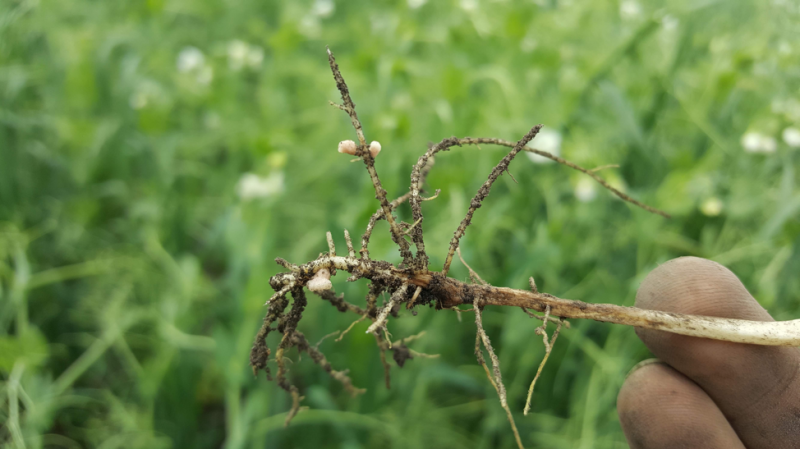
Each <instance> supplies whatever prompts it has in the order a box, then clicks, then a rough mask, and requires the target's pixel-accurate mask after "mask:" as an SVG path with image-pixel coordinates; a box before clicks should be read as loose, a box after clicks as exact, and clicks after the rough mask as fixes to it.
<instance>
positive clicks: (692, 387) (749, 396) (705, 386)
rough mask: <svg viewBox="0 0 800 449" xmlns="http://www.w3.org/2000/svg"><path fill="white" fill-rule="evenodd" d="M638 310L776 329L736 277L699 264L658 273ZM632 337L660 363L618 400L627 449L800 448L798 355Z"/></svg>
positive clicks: (644, 288) (677, 263) (645, 368)
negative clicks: (765, 323) (767, 325)
mask: <svg viewBox="0 0 800 449" xmlns="http://www.w3.org/2000/svg"><path fill="white" fill-rule="evenodd" d="M636 307H642V308H645V309H653V310H662V311H668V312H678V313H688V314H695V315H706V316H716V317H724V318H739V319H746V320H758V321H774V320H773V318H772V317H771V316H770V315H769V313H768V312H767V311H766V310H764V309H763V308H762V307H761V306H760V305H759V304H758V302H756V300H755V299H753V297H752V296H751V295H750V293H748V291H747V289H746V288H745V287H744V285H742V283H741V282H740V281H739V279H738V278H737V277H736V276H735V275H734V274H733V273H732V272H731V271H730V270H728V269H727V268H725V267H723V266H722V265H719V264H717V263H715V262H711V261H709V260H705V259H699V258H695V257H682V258H679V259H674V260H671V261H669V262H667V263H665V264H663V265H661V266H659V267H658V268H656V269H655V270H653V272H651V273H650V274H649V275H648V276H647V278H646V279H645V280H644V282H642V285H641V287H640V288H639V291H638V293H637V295H636ZM636 333H637V335H638V336H639V338H641V339H642V341H643V342H644V344H645V345H646V346H647V347H648V348H649V349H650V351H651V352H652V353H653V354H654V355H655V356H656V357H658V360H657V361H653V363H649V364H643V365H640V366H639V367H638V368H637V369H635V370H634V371H633V372H632V373H631V374H630V375H629V376H628V378H627V379H626V380H625V383H624V385H623V386H622V389H621V390H620V393H619V397H618V398H617V410H618V413H619V417H620V422H621V424H622V429H623V431H624V432H625V436H626V437H627V439H628V443H629V444H630V447H631V448H633V449H660V448H673V449H676V448H704V449H706V448H708V449H712V448H720V449H723V448H724V449H740V448H747V449H783V448H787V449H788V448H800V350H798V349H797V348H792V347H782V346H756V345H744V344H736V343H728V342H721V341H714V340H708V339H701V338H694V337H686V336H682V335H677V334H671V333H667V332H663V331H654V330H648V329H637V330H636Z"/></svg>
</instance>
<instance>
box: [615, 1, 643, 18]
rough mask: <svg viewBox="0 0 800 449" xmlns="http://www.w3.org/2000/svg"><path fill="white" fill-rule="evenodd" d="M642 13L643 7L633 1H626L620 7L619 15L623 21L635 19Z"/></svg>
mask: <svg viewBox="0 0 800 449" xmlns="http://www.w3.org/2000/svg"><path fill="white" fill-rule="evenodd" d="M641 13H642V7H641V6H639V4H638V3H636V2H635V1H633V0H625V1H624V2H622V3H620V5H619V15H620V16H621V17H622V18H623V19H635V18H637V17H638V16H639V15H640V14H641Z"/></svg>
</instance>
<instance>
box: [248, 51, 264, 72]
mask: <svg viewBox="0 0 800 449" xmlns="http://www.w3.org/2000/svg"><path fill="white" fill-rule="evenodd" d="M262 61H264V49H263V48H261V47H259V46H257V45H251V46H250V48H249V49H248V51H247V60H246V62H247V65H248V67H250V68H253V69H256V68H258V67H261V62H262Z"/></svg>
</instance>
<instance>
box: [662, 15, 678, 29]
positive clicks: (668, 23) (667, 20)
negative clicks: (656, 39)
mask: <svg viewBox="0 0 800 449" xmlns="http://www.w3.org/2000/svg"><path fill="white" fill-rule="evenodd" d="M679 23H680V21H679V20H678V18H677V17H675V16H672V15H669V14H665V15H664V17H662V18H661V26H662V27H663V28H664V30H666V31H672V30H674V29H675V28H678V24H679Z"/></svg>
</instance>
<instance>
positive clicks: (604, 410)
mask: <svg viewBox="0 0 800 449" xmlns="http://www.w3.org/2000/svg"><path fill="white" fill-rule="evenodd" d="M325 45H330V46H331V48H332V50H333V51H334V52H335V53H336V55H337V58H338V61H339V63H340V65H341V67H342V70H343V73H344V75H345V77H346V78H347V80H348V83H349V84H350V87H351V89H352V92H353V96H354V100H355V102H356V104H357V106H358V108H359V114H360V116H361V118H362V121H363V122H364V127H365V131H366V134H367V138H368V139H369V140H373V139H374V140H379V141H380V142H381V143H382V144H383V152H382V153H381V154H380V156H379V158H378V162H377V168H378V171H379V173H380V174H381V176H382V179H383V182H384V186H385V187H386V189H387V190H388V191H389V193H390V195H391V196H398V195H400V194H402V193H404V189H406V188H407V185H408V182H409V174H410V168H411V165H412V164H413V162H415V161H416V158H417V157H418V156H419V154H421V152H423V151H424V150H425V148H426V145H427V143H428V142H430V141H438V140H440V139H441V138H443V137H448V136H451V135H456V136H466V135H468V136H474V137H478V136H487V137H500V138H505V139H509V140H516V139H518V138H519V137H520V136H521V135H522V134H524V133H525V132H526V131H527V130H528V129H529V128H530V127H531V126H532V125H533V124H535V123H544V124H545V126H546V128H547V129H548V130H550V132H549V134H548V135H546V136H543V137H542V138H540V140H534V146H535V145H536V144H537V143H539V144H541V145H542V146H544V145H547V147H548V148H544V147H543V149H553V150H558V151H560V153H561V154H562V155H563V156H564V157H566V158H567V159H570V160H572V161H575V162H577V163H579V164H582V165H584V166H587V167H595V166H599V165H604V164H610V163H614V164H619V165H620V168H619V169H609V170H604V171H603V172H602V174H603V176H605V177H606V178H607V179H609V180H610V181H612V182H613V183H614V184H615V185H618V186H621V187H623V188H624V190H625V191H626V192H628V193H629V194H631V195H632V196H634V197H635V198H637V199H640V200H642V201H645V202H647V203H648V204H651V205H653V206H655V207H658V208H661V209H664V210H666V211H668V212H670V213H672V214H673V216H674V218H673V219H671V220H665V219H662V218H660V217H658V216H654V215H650V214H648V213H646V212H644V211H641V210H638V209H633V208H632V207H630V206H628V205H626V204H623V203H622V202H620V201H618V200H616V199H614V198H612V197H611V196H610V195H609V194H607V193H606V192H605V191H601V190H599V189H597V188H596V186H595V185H594V184H592V183H588V181H586V180H582V179H581V178H580V177H578V176H577V174H576V173H573V172H571V171H569V170H568V169H567V168H564V167H559V166H556V165H553V164H539V163H535V162H534V161H532V160H530V159H529V158H527V157H524V156H520V157H519V158H518V159H517V160H515V161H514V163H513V164H512V165H511V173H512V174H513V175H514V177H515V178H516V179H517V180H518V181H519V183H518V184H515V183H514V182H513V181H511V180H510V178H509V177H508V176H504V177H503V178H501V180H500V182H499V183H498V184H496V186H495V188H494V190H493V191H492V195H491V196H490V197H489V198H488V200H487V201H486V202H485V203H484V204H485V205H484V207H482V208H481V209H480V210H479V211H478V213H477V214H476V218H475V220H474V224H473V226H472V227H471V228H470V230H469V231H468V232H467V235H466V238H465V239H464V240H462V242H463V243H462V248H463V252H464V256H465V257H466V259H467V260H468V261H469V263H470V264H471V265H472V266H473V268H475V269H476V270H477V271H478V272H479V273H480V274H481V275H482V276H483V277H484V278H485V279H486V280H488V281H489V282H491V283H493V284H495V285H503V286H510V287H517V288H526V286H527V278H528V276H531V275H532V276H534V277H535V278H536V279H537V283H538V284H539V287H540V289H541V290H543V291H547V292H550V293H553V294H555V295H558V296H561V297H567V298H575V299H582V300H585V301H589V302H610V303H616V304H623V305H631V304H632V303H633V300H634V296H635V292H636V288H637V286H638V284H639V282H640V281H641V280H642V279H643V277H644V276H645V275H646V274H647V273H648V272H649V271H650V270H651V269H652V268H653V267H655V266H656V265H657V264H659V263H663V262H664V261H666V260H669V259H670V258H673V257H677V256H681V255H696V256H701V257H707V258H712V259H714V260H716V261H719V262H720V263H723V264H725V265H726V266H728V267H730V268H731V269H732V270H734V271H735V272H736V273H737V274H738V275H739V276H740V277H741V279H742V280H743V281H744V283H745V285H747V287H748V288H749V289H750V290H751V292H753V294H754V295H755V297H756V298H757V299H758V300H759V301H760V302H761V303H762V304H763V305H764V307H766V308H767V309H768V310H769V311H770V312H771V313H772V314H773V316H775V317H776V318H777V319H788V318H797V317H800V295H798V292H800V278H799V277H798V276H797V273H798V272H800V239H799V238H798V235H800V220H799V219H798V214H799V213H800V190H799V189H798V186H797V181H796V179H797V174H796V172H797V171H798V169H800V152H799V151H798V147H799V146H800V131H798V130H797V128H800V90H799V89H800V7H798V5H797V4H796V3H795V2H791V1H786V0H783V1H779V0H774V1H771V2H763V1H755V0H753V1H727V2H726V1H705V2H695V1H689V0H686V1H674V2H653V3H648V2H644V1H640V2H636V1H632V0H625V1H622V2H616V1H605V2H592V1H588V0H573V1H556V0H550V1H545V0H542V1H534V2H530V1H529V2H512V1H502V0H495V1H488V0H459V1H455V0H451V1H426V0H403V1H378V2H370V1H366V0H358V1H356V0H350V1H342V0H338V1H334V0H316V1H309V0H303V1H292V2H277V1H274V0H268V1H251V0H240V1H219V0H203V1H188V0H148V1H114V2H95V1H87V0H62V1H52V0H44V1H38V0H0V286H1V287H2V288H1V289H0V379H1V380H2V385H0V423H2V429H1V430H0V439H2V441H3V442H4V443H3V444H4V447H9V448H22V447H26V448H41V447H47V448H57V447H60V448H89V447H92V448H94V447H97V448H105V449H111V448H217V447H225V448H231V449H232V448H311V447H315V448H348V449H355V448H392V449H400V448H451V447H452V448H473V447H474V448H489V447H492V448H495V447H497V448H511V447H514V443H513V437H512V435H511V432H510V430H509V426H508V423H507V421H506V419H505V415H504V413H503V411H502V409H501V408H500V406H499V403H498V401H497V397H496V394H495V392H494V390H493V389H492V387H491V385H490V384H489V383H488V382H487V380H486V378H485V376H484V374H483V371H482V370H481V368H480V367H479V366H478V365H477V364H476V362H475V358H474V355H473V343H474V324H473V323H472V322H471V320H472V319H473V318H472V317H471V316H470V315H469V314H465V315H464V322H459V321H458V320H457V318H456V316H455V314H453V313H450V312H434V311H433V310H429V309H425V310H421V311H420V313H419V316H417V317H411V316H410V315H404V316H403V317H402V318H401V319H399V320H396V321H393V322H391V323H390V329H391V331H392V332H393V334H394V336H395V337H396V338H399V337H403V336H408V335H412V334H415V333H417V332H419V331H421V330H427V331H428V333H427V336H426V337H425V338H423V339H421V340H419V341H416V342H414V343H413V344H412V347H413V348H414V349H416V350H418V351H422V352H427V353H434V354H441V357H440V358H439V359H433V360H417V359H415V360H413V361H411V362H409V363H408V364H406V366H405V367H404V368H402V369H400V368H398V367H396V366H394V367H393V369H392V375H393V387H392V389H391V390H389V391H387V390H386V389H384V388H383V386H382V384H383V374H382V368H381V365H380V362H379V359H378V353H377V350H376V348H375V344H374V339H372V338H371V337H370V336H368V335H365V334H364V330H365V329H366V327H367V326H366V323H361V324H359V325H358V326H357V327H356V328H355V329H354V331H353V332H351V333H350V334H348V335H347V336H346V337H345V338H344V339H343V340H342V341H341V342H338V343H337V342H334V341H333V339H328V340H326V341H325V342H324V343H322V345H321V346H320V348H321V350H322V351H323V352H325V353H326V355H327V356H328V358H329V359H330V361H331V363H332V364H333V365H334V367H336V368H339V369H345V368H349V369H350V375H351V376H352V378H353V380H354V383H355V384H356V385H357V386H359V387H363V388H367V390H368V391H367V393H366V394H364V395H362V396H360V397H359V398H357V399H350V398H349V397H348V396H347V395H346V394H345V393H344V392H343V391H342V389H341V387H340V385H338V384H337V383H335V382H332V381H331V380H330V378H329V377H328V376H327V375H326V374H325V373H324V372H322V371H321V370H320V369H319V368H318V367H317V366H316V365H314V364H313V363H311V362H310V361H309V360H308V359H307V358H304V359H303V360H301V361H299V362H298V361H297V357H296V354H294V353H291V354H290V356H291V357H292V358H293V359H294V360H295V363H294V364H292V365H291V379H292V381H293V382H294V383H295V384H296V385H298V386H299V387H300V389H301V391H302V392H303V394H304V395H305V396H306V399H305V401H304V404H305V405H307V406H309V407H310V408H311V409H310V410H309V411H305V412H302V413H300V415H298V417H297V418H296V419H295V421H294V423H293V424H292V426H291V427H290V428H288V429H283V427H282V424H283V419H284V417H285V412H286V411H287V410H288V408H289V402H290V401H289V398H288V397H287V395H286V394H285V392H283V391H282V390H280V389H278V388H277V387H276V385H275V384H274V383H272V382H267V381H266V380H265V379H264V378H263V377H260V378H258V379H254V378H253V376H252V373H251V371H250V367H249V366H248V353H249V349H250V345H251V343H252V338H253V335H254V333H255V331H256V329H257V328H258V326H259V323H260V321H261V319H262V316H263V313H264V312H265V310H264V308H263V306H262V305H263V303H264V301H265V300H266V299H267V298H268V297H269V296H270V294H271V289H270V288H269V285H268V282H267V281H268V279H269V276H271V275H273V274H274V273H276V272H277V271H278V267H277V265H275V264H274V262H273V259H274V258H275V257H277V256H280V257H284V258H286V259H288V260H290V261H292V262H296V263H300V262H305V261H307V260H309V259H311V258H314V257H316V256H317V254H318V253H320V252H322V251H325V250H326V248H327V246H326V243H325V231H328V230H330V231H332V232H333V234H334V236H335V238H336V240H337V243H338V244H339V245H344V240H343V238H342V232H343V230H344V229H348V230H349V231H350V232H351V233H352V234H354V235H360V234H361V233H362V232H363V229H364V226H365V225H366V222H367V219H368V217H369V215H370V214H372V213H373V212H374V211H375V209H376V207H377V203H376V201H375V200H374V199H373V195H374V192H372V187H371V184H370V182H369V178H368V177H367V175H366V173H365V172H364V169H363V165H362V164H351V163H349V162H348V160H349V158H348V157H347V156H343V155H340V154H338V153H336V151H335V148H336V144H337V143H338V142H339V141H340V140H344V139H352V138H354V133H353V131H352V128H351V127H350V125H349V121H348V119H347V117H346V115H345V114H344V113H342V112H341V111H339V110H337V109H335V108H332V107H330V106H329V105H328V101H329V100H338V96H337V92H336V89H335V84H334V83H333V80H332V78H331V76H330V71H329V69H328V66H327V60H326V57H325ZM504 153H505V150H504V149H501V148H492V147H483V146H482V147H481V148H480V149H478V148H468V147H465V148H457V149H454V150H453V151H451V152H449V153H445V154H443V155H442V156H441V157H438V158H437V161H436V166H435V168H434V170H433V171H432V173H431V175H430V177H429V187H430V189H434V188H440V189H442V194H441V196H440V197H439V198H438V199H436V200H435V201H432V202H429V203H425V205H424V208H425V212H426V218H427V219H426V221H425V226H426V227H425V230H426V236H427V246H428V248H429V254H431V256H432V265H433V268H435V269H438V268H439V267H441V264H442V262H443V258H444V255H445V253H446V249H447V242H448V240H449V239H450V237H451V235H452V231H453V230H454V229H455V227H456V226H457V224H458V222H459V221H460V219H461V218H462V216H463V214H464V213H465V211H466V208H467V206H468V201H469V198H470V197H471V196H472V195H473V194H474V192H475V191H476V190H477V188H478V187H479V186H480V184H481V183H482V182H483V181H484V180H485V177H486V174H488V172H489V171H490V169H491V167H492V166H493V165H494V164H495V163H496V162H497V161H498V160H499V159H500V158H501V157H502V155H503V154H504ZM400 215H401V216H402V217H403V218H404V219H406V220H407V221H410V220H409V216H410V211H409V210H408V209H406V208H403V209H401V210H400ZM371 250H372V254H373V257H375V258H385V259H388V260H391V261H397V260H398V253H397V251H396V249H395V248H394V247H393V245H392V244H391V241H390V239H389V237H388V228H387V227H386V223H385V222H382V223H381V224H380V225H379V227H378V229H377V231H376V235H374V237H373V243H372V244H371ZM451 273H452V275H453V276H456V277H459V278H461V279H465V278H466V277H467V272H466V270H465V269H464V267H463V266H462V265H461V264H460V263H458V262H455V263H454V266H453V270H452V271H451ZM334 285H335V287H336V289H337V290H338V291H342V292H344V293H345V295H346V298H348V300H350V301H352V302H355V303H359V304H360V303H362V302H363V295H364V294H365V293H366V283H365V281H360V282H357V283H348V284H345V283H344V278H343V277H342V276H339V277H337V278H335V279H334ZM484 319H485V324H486V326H487V331H488V332H489V334H490V336H491V337H492V339H493V341H494V342H495V347H496V348H497V350H498V355H499V356H500V360H501V362H502V368H503V376H504V378H505V380H506V384H507V387H508V389H509V397H510V398H511V405H512V409H513V410H514V411H515V413H516V414H517V425H518V426H519V428H520V432H521V434H522V438H523V441H525V443H526V445H528V446H531V447H534V446H535V447H547V448H581V449H585V448H624V447H627V445H626V443H625V440H624V437H623V435H622V432H621V430H620V426H619V422H618V419H617V415H616V411H615V399H616V393H617V391H618V389H619V386H620V385H621V384H622V382H623V380H624V377H625V374H626V373H627V371H628V370H629V369H630V368H631V367H632V366H633V365H634V364H635V363H636V362H638V361H639V360H641V359H643V358H646V357H648V352H647V350H646V349H645V348H644V346H643V345H642V344H641V343H640V342H639V341H638V340H637V339H636V337H635V334H634V332H633V330H632V329H628V328H623V327H619V326H614V325H604V324H599V323H594V322H573V328H572V329H571V330H569V331H566V332H564V333H562V334H561V335H562V336H561V337H559V340H558V342H557V344H556V347H555V350H554V352H553V356H552V357H551V358H550V361H549V363H548V366H547V367H546V369H545V371H544V374H543V378H542V379H541V380H540V382H539V383H538V384H537V391H536V393H535V395H534V406H533V412H534V413H533V414H532V415H529V416H528V417H523V416H522V414H521V410H522V406H523V403H524V396H525V391H526V390H527V385H528V383H529V382H530V380H531V379H532V376H533V374H534V372H535V370H536V367H537V365H538V363H539V360H540V359H541V357H542V355H543V352H544V349H543V347H542V344H541V339H540V337H538V336H536V335H534V333H533V330H534V327H535V324H534V323H533V322H531V320H530V319H529V318H528V317H526V316H525V315H524V314H523V313H521V312H520V311H519V310H487V312H486V314H485V318H484ZM351 320H352V317H351V316H344V315H343V314H339V313H338V312H336V311H335V310H334V309H333V308H332V307H330V305H328V304H324V303H322V302H321V301H319V300H318V299H317V298H316V297H313V298H310V304H309V307H308V309H307V312H306V316H305V318H304V320H303V321H302V322H301V327H300V330H301V331H302V332H304V333H305V334H306V335H307V336H308V337H309V340H310V341H311V342H316V341H317V340H318V339H319V338H321V337H322V336H323V335H325V334H328V333H330V332H333V331H335V330H341V329H344V328H345V327H346V326H347V325H348V324H349V323H350V322H351ZM270 344H271V345H273V347H274V345H275V341H272V340H270Z"/></svg>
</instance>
